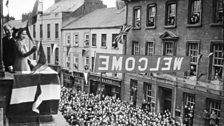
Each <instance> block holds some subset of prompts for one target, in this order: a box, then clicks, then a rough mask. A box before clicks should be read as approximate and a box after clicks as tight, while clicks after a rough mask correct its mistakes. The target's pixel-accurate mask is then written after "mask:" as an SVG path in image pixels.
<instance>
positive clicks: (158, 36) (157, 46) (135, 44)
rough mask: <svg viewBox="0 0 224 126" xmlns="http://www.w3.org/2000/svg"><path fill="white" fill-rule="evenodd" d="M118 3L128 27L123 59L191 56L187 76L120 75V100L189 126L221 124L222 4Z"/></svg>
mask: <svg viewBox="0 0 224 126" xmlns="http://www.w3.org/2000/svg"><path fill="white" fill-rule="evenodd" d="M124 1H125V2H126V6H127V15H126V16H127V24H128V25H132V26H133V28H132V30H131V31H130V32H129V33H128V35H127V48H126V52H127V53H126V54H129V55H148V56H154V55H162V56H191V62H190V66H191V67H190V68H189V71H183V72H174V73H142V74H125V79H124V86H125V88H124V92H125V93H124V100H126V101H129V102H130V103H132V104H134V105H139V106H142V107H144V108H147V109H148V110H150V111H155V112H164V110H167V109H168V110H170V111H171V113H172V115H173V116H174V117H176V118H177V119H178V120H180V121H182V122H184V123H186V124H188V125H190V126H192V125H197V126H205V125H209V123H210V121H211V120H215V124H217V125H219V126H221V125H224V107H223V106H224V91H223V83H224V82H223V79H224V72H223V59H224V58H223V52H224V51H223V50H224V42H223V28H222V27H223V25H222V24H223V7H222V4H223V1H222V0H212V1H206V0H124ZM212 111H214V113H215V116H216V117H217V118H215V119H213V118H212V117H211V115H212Z"/></svg>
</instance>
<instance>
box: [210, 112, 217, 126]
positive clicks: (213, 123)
mask: <svg viewBox="0 0 224 126" xmlns="http://www.w3.org/2000/svg"><path fill="white" fill-rule="evenodd" d="M216 119H217V115H216V113H215V111H214V110H212V112H211V114H210V122H209V124H210V126H216Z"/></svg>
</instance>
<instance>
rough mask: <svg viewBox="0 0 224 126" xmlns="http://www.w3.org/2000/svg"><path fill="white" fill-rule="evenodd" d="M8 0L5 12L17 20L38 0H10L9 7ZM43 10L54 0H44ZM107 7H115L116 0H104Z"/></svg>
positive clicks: (4, 1)
mask: <svg viewBox="0 0 224 126" xmlns="http://www.w3.org/2000/svg"><path fill="white" fill-rule="evenodd" d="M6 1H7V0H3V5H4V6H3V14H4V15H7V14H8V12H9V15H10V16H13V17H15V18H16V20H20V19H21V18H22V14H23V13H28V12H31V11H32V9H33V5H34V3H35V1H36V0H9V4H8V8H7V7H6V6H5V5H6ZM40 1H41V0H40ZM42 1H43V3H44V5H43V10H46V9H47V8H49V7H50V6H51V5H52V4H53V3H54V0H42ZM102 1H103V3H104V4H106V5H107V7H115V5H116V4H115V3H116V0H102Z"/></svg>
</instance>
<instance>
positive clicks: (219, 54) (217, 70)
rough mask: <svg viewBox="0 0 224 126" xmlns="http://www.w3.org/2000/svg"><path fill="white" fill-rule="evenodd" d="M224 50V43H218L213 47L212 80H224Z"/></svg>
mask: <svg viewBox="0 0 224 126" xmlns="http://www.w3.org/2000/svg"><path fill="white" fill-rule="evenodd" d="M223 50H224V45H223V44H222V43H220V44H219V43H217V44H213V45H212V54H213V55H212V56H213V59H212V74H213V75H212V79H218V80H221V79H222V73H223V63H224V62H223V60H224V56H223Z"/></svg>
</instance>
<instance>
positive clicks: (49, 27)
mask: <svg viewBox="0 0 224 126" xmlns="http://www.w3.org/2000/svg"><path fill="white" fill-rule="evenodd" d="M50 37H51V25H50V24H47V38H50Z"/></svg>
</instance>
